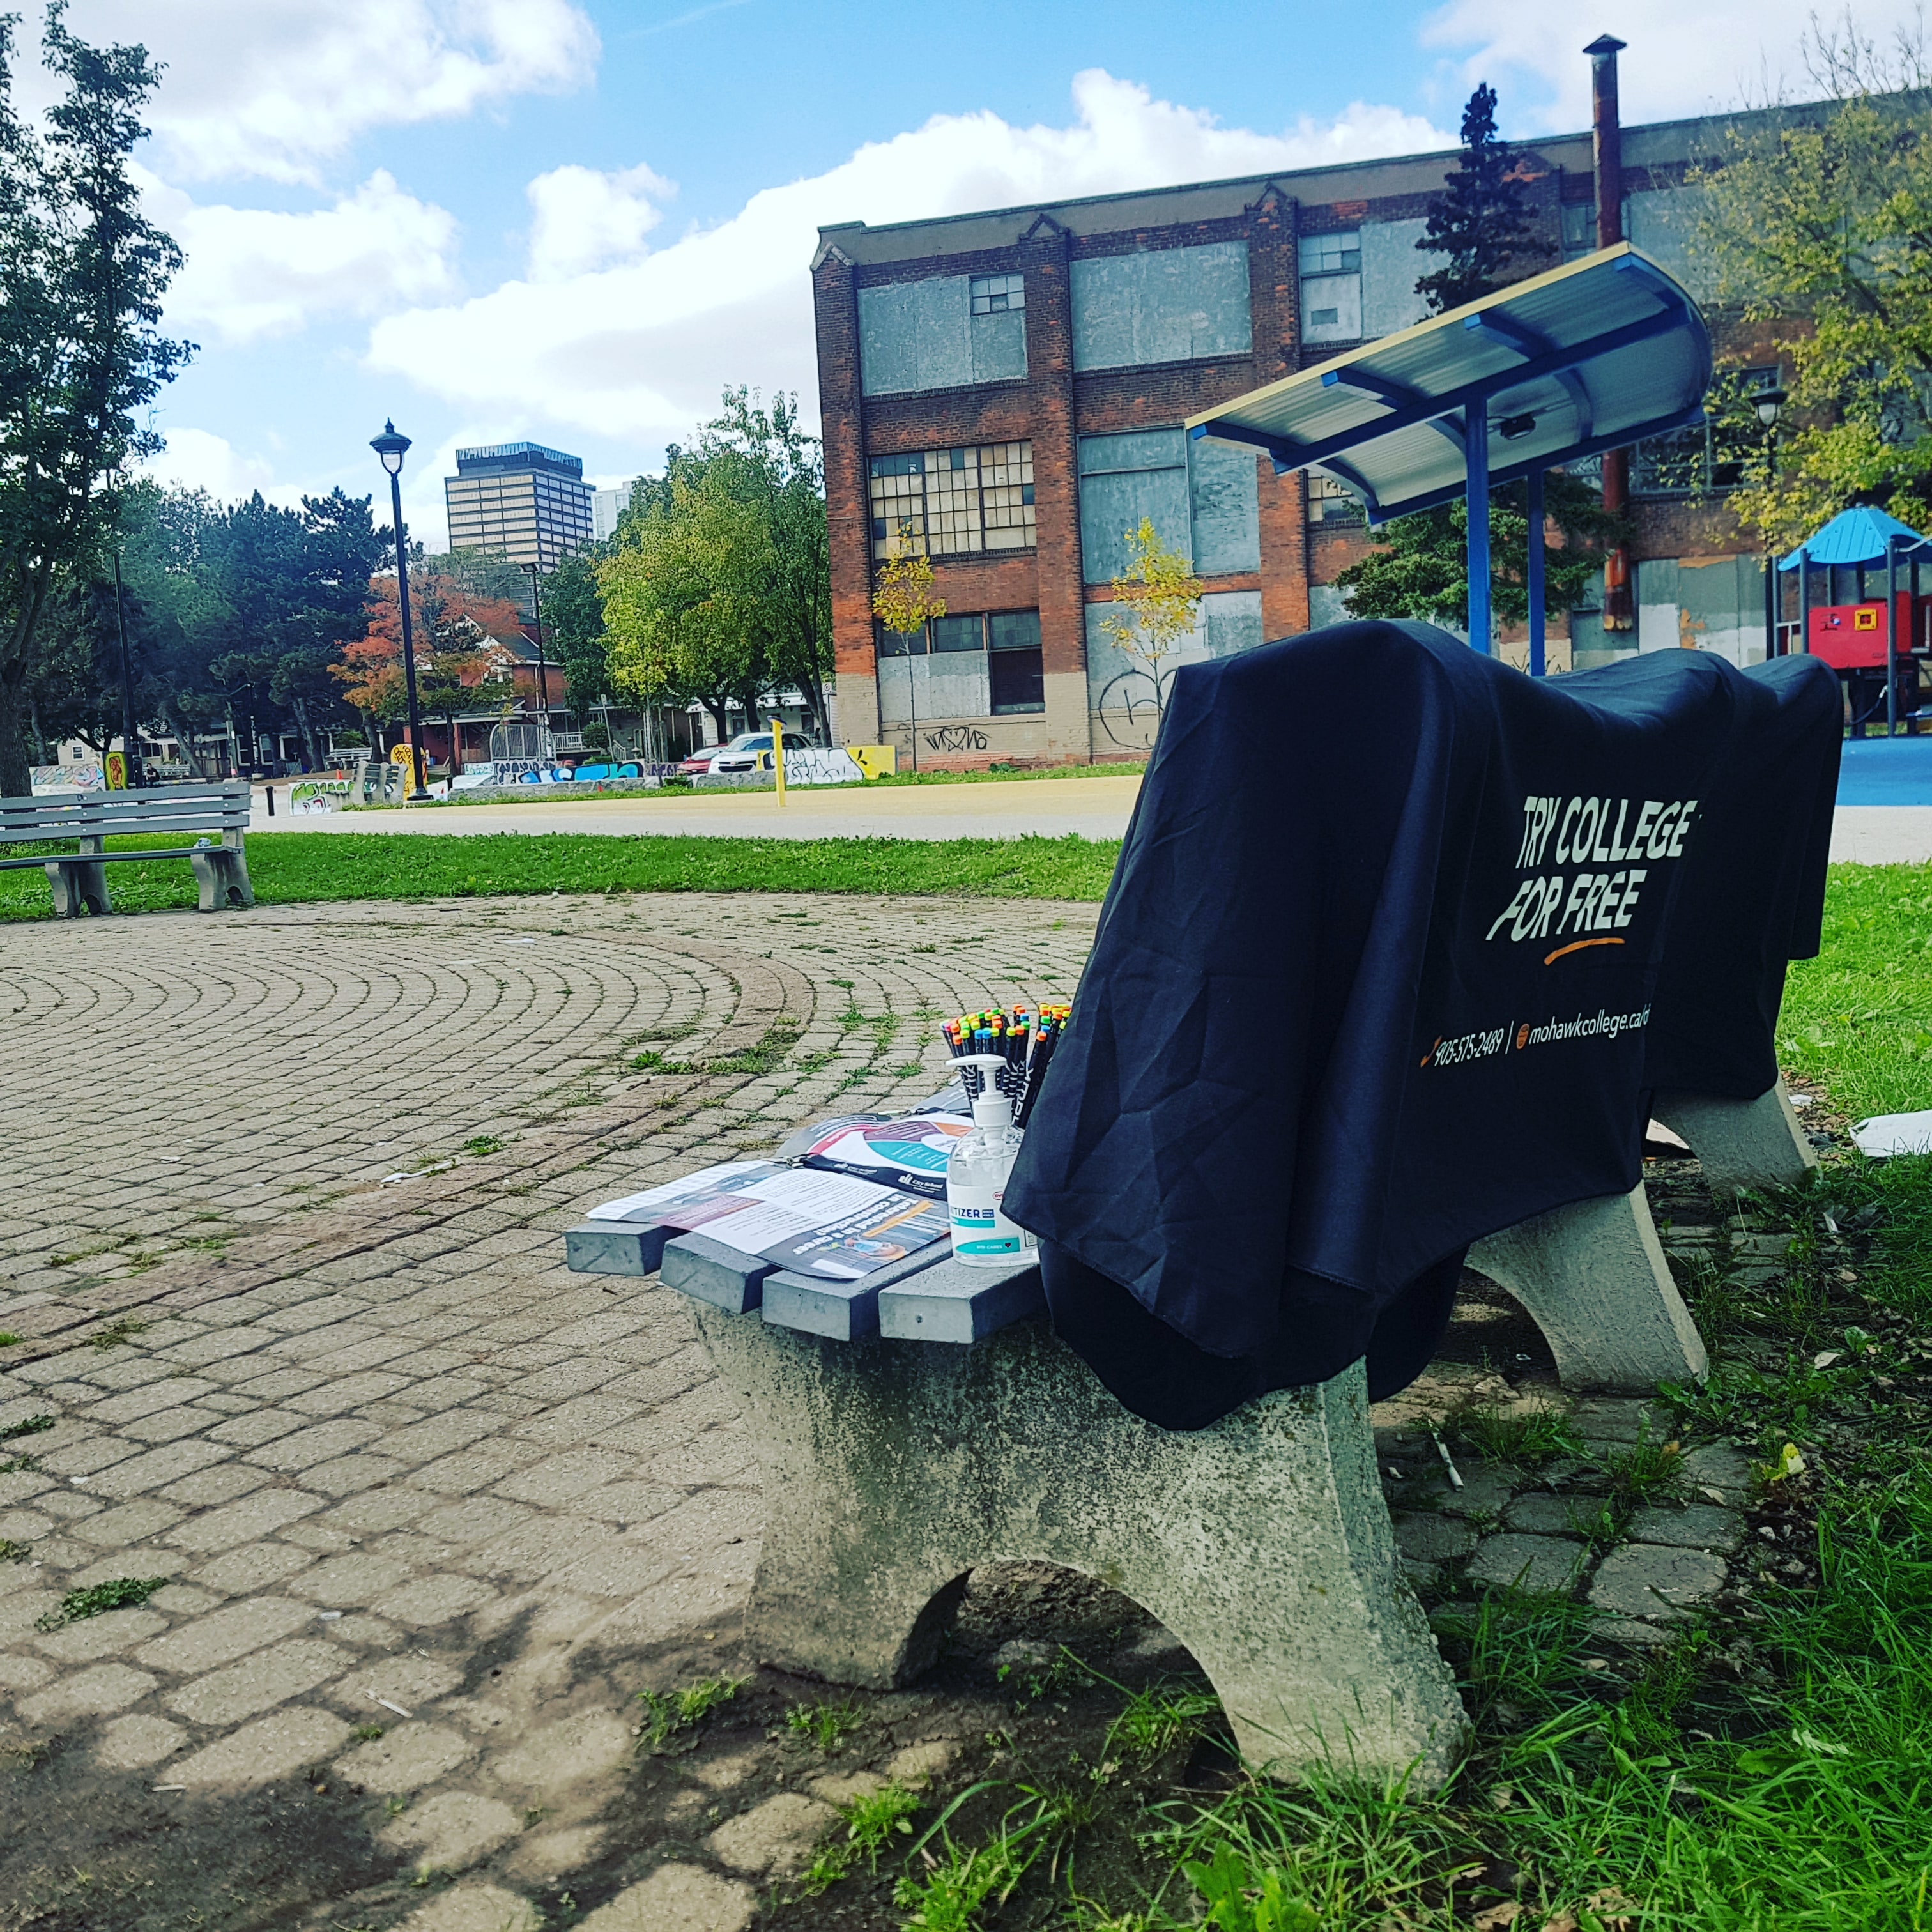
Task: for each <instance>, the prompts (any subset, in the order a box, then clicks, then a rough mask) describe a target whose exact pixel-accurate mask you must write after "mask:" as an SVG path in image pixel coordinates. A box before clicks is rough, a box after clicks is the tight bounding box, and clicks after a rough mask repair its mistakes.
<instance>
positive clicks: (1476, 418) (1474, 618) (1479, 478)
mask: <svg viewBox="0 0 1932 1932" xmlns="http://www.w3.org/2000/svg"><path fill="white" fill-rule="evenodd" d="M1463 463H1464V466H1465V467H1464V474H1465V475H1466V476H1467V478H1469V481H1468V486H1467V491H1466V494H1467V499H1468V507H1469V548H1468V551H1467V559H1468V560H1467V568H1468V571H1469V648H1470V649H1472V651H1481V652H1484V655H1487V654H1488V653H1489V652H1490V648H1491V645H1490V631H1491V628H1492V627H1491V625H1490V423H1489V408H1488V405H1487V404H1486V403H1480V402H1478V403H1472V404H1470V405H1469V407H1468V408H1467V409H1466V410H1464V411H1463Z"/></svg>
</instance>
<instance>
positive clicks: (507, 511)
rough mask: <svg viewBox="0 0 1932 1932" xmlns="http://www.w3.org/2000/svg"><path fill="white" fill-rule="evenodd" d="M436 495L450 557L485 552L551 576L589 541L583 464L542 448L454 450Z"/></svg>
mask: <svg viewBox="0 0 1932 1932" xmlns="http://www.w3.org/2000/svg"><path fill="white" fill-rule="evenodd" d="M443 502H444V504H445V505H446V508H447V509H448V511H449V547H450V548H451V549H452V550H487V551H488V552H489V553H490V555H491V556H506V557H508V559H510V561H511V562H512V563H520V564H531V563H533V564H535V565H536V566H537V568H538V569H539V570H545V571H549V570H554V569H555V568H556V566H557V565H559V563H561V562H562V561H563V559H565V557H566V556H568V555H569V554H570V553H571V551H572V550H579V549H581V548H582V547H583V545H584V544H586V543H588V542H589V541H590V538H591V509H590V502H591V490H590V487H589V484H586V482H585V481H584V480H583V458H582V457H580V456H566V455H565V454H564V452H562V450H560V449H545V448H544V446H543V445H542V444H541V443H490V444H487V445H486V446H484V448H482V449H459V450H458V452H456V474H455V475H454V476H449V477H446V478H444V479H443Z"/></svg>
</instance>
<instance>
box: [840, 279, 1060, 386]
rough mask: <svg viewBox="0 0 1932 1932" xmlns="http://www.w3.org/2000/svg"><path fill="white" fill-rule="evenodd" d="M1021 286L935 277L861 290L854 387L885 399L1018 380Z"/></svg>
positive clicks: (1023, 363) (1019, 282)
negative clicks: (913, 391) (926, 390)
mask: <svg viewBox="0 0 1932 1932" xmlns="http://www.w3.org/2000/svg"><path fill="white" fill-rule="evenodd" d="M996 287H997V289H998V299H997V300H995V293H994V292H995V288H996ZM1026 372H1027V359H1026V297H1025V282H1024V280H1023V278H1021V277H1020V276H1018V275H990V276H984V275H983V276H979V277H971V276H967V275H935V276H932V277H931V278H929V279H927V280H926V281H922V282H889V283H887V284H886V285H885V286H884V287H881V288H875V289H861V290H859V383H860V386H861V387H862V389H863V390H864V392H865V394H866V395H868V396H890V395H903V394H904V393H906V392H908V391H910V390H915V389H963V388H965V387H966V386H968V385H969V384H971V383H1002V382H1010V381H1013V380H1017V379H1020V378H1023V377H1025V374H1026Z"/></svg>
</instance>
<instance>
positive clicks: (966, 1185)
mask: <svg viewBox="0 0 1932 1932" xmlns="http://www.w3.org/2000/svg"><path fill="white" fill-rule="evenodd" d="M953 1064H954V1065H955V1066H956V1067H979V1068H980V1069H981V1070H982V1073H981V1076H980V1095H979V1098H978V1099H977V1100H975V1101H974V1103H973V1129H972V1131H971V1133H968V1134H966V1135H964V1136H962V1137H961V1138H960V1139H959V1140H957V1141H956V1142H954V1143H953V1151H952V1155H951V1157H950V1159H949V1160H947V1163H946V1211H947V1218H948V1219H949V1220H950V1221H951V1223H952V1224H953V1259H954V1260H955V1261H956V1262H960V1263H961V1264H962V1265H964V1266H965V1267H967V1268H1006V1267H1008V1266H1010V1265H1011V1264H1012V1262H1013V1259H1014V1258H1015V1257H1016V1256H1018V1255H1019V1253H1020V1251H1021V1250H1022V1248H1028V1247H1032V1246H1033V1245H1034V1243H1033V1238H1032V1237H1031V1235H1028V1233H1027V1232H1026V1230H1025V1229H1024V1228H1022V1227H1021V1226H1019V1224H1018V1223H1016V1222H1013V1221H1010V1220H1007V1217H1006V1215H1005V1214H1004V1213H1003V1212H1002V1211H1001V1202H1002V1201H1003V1200H1004V1197H1005V1195H1006V1191H1007V1175H1010V1174H1011V1173H1012V1172H1013V1163H1014V1161H1015V1160H1016V1159H1017V1158H1018V1157H1019V1151H1020V1142H1021V1140H1022V1138H1023V1136H1022V1134H1021V1133H1020V1130H1019V1128H1017V1127H1015V1126H1014V1125H1013V1103H1012V1101H1011V1100H1009V1099H1008V1098H1007V1096H1006V1095H1005V1094H1003V1093H1001V1091H1000V1088H999V1085H998V1074H999V1073H1001V1071H1003V1070H1004V1068H1005V1067H1006V1064H1007V1063H1006V1061H1004V1059H1002V1058H1001V1056H1000V1055H998V1054H996V1053H968V1054H962V1055H960V1057H959V1058H958V1059H957V1060H956V1061H954V1062H953Z"/></svg>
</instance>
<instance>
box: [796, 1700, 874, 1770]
mask: <svg viewBox="0 0 1932 1932" xmlns="http://www.w3.org/2000/svg"><path fill="white" fill-rule="evenodd" d="M862 1715H864V1714H863V1713H862V1712H861V1711H860V1710H859V1707H858V1706H857V1705H856V1704H850V1703H847V1704H794V1705H793V1706H792V1707H791V1709H790V1710H789V1711H787V1712H786V1713H785V1729H786V1730H788V1731H789V1732H790V1733H791V1734H792V1736H793V1737H795V1738H803V1739H805V1740H806V1741H807V1742H808V1743H810V1744H811V1745H815V1746H816V1747H817V1748H818V1749H819V1750H820V1751H823V1752H824V1753H825V1754H826V1757H831V1756H832V1754H834V1753H835V1752H836V1751H838V1750H840V1749H841V1748H842V1747H843V1745H844V1742H845V1740H846V1739H847V1738H848V1737H849V1736H850V1735H851V1734H852V1733H853V1731H855V1730H857V1729H858V1727H859V1718H861V1717H862Z"/></svg>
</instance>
